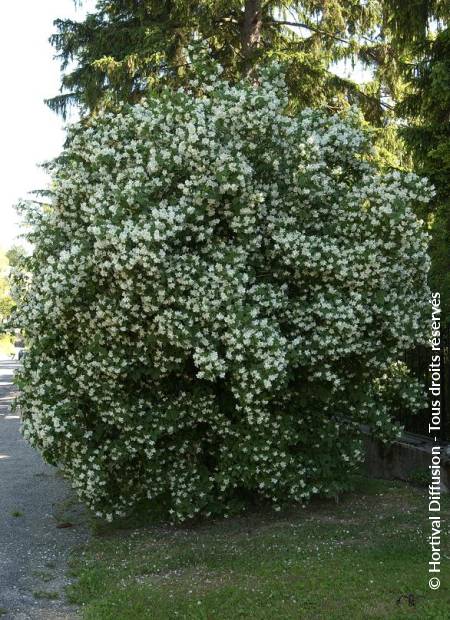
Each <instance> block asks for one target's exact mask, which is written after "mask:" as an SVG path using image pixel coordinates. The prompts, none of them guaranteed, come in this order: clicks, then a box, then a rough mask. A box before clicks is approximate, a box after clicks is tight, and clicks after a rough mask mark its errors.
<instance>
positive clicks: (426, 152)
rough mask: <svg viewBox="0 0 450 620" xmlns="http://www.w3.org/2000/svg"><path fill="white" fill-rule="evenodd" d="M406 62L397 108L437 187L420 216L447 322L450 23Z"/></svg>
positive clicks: (420, 160) (449, 284)
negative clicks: (425, 226) (429, 238)
mask: <svg viewBox="0 0 450 620" xmlns="http://www.w3.org/2000/svg"><path fill="white" fill-rule="evenodd" d="M416 54H417V57H418V58H417V60H416V62H414V63H412V64H411V65H410V67H409V84H408V85H409V89H408V92H407V94H406V96H405V97H404V99H403V101H402V102H401V103H400V105H399V107H398V111H399V113H400V114H402V115H403V116H404V117H406V118H407V119H408V120H409V123H408V125H407V126H406V127H405V128H404V129H403V134H404V136H405V139H406V143H407V145H408V147H409V148H410V149H411V152H412V154H413V157H414V161H415V164H416V168H418V169H419V170H420V171H421V172H423V173H424V174H425V175H426V176H427V177H428V178H429V179H430V180H431V182H432V183H433V185H434V187H435V188H436V195H435V198H434V200H433V202H432V203H431V204H430V206H429V210H428V212H426V213H424V216H425V217H426V218H427V219H428V222H429V226H430V229H431V232H432V241H431V257H432V268H431V275H430V283H431V286H432V287H433V288H434V289H435V290H438V291H440V293H441V296H442V300H443V308H444V312H445V319H446V321H447V322H448V323H450V183H449V180H450V28H448V27H447V28H445V29H444V30H442V31H441V32H439V33H438V34H437V35H436V36H435V35H431V36H428V37H426V38H424V39H423V40H421V41H419V43H418V46H417V50H416Z"/></svg>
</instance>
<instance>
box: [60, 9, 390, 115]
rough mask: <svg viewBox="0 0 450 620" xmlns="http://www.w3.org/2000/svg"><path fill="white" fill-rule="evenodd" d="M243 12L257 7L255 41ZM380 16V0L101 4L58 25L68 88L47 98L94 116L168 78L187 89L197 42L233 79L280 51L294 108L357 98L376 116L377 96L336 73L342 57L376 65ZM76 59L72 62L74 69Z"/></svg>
mask: <svg viewBox="0 0 450 620" xmlns="http://www.w3.org/2000/svg"><path fill="white" fill-rule="evenodd" d="M258 7H259V9H260V11H258V10H257V9H258ZM246 9H247V10H250V9H252V10H253V11H256V12H255V13H254V16H253V17H254V19H253V21H251V23H250V26H251V27H253V28H254V29H257V31H258V36H257V37H256V38H254V39H253V43H252V45H251V46H250V45H249V32H248V28H247V25H246V23H245V10H246ZM380 19H381V13H380V4H379V2H378V1H377V0H369V1H368V2H365V3H364V5H363V6H362V3H360V2H355V1H354V0H331V1H329V2H327V3H326V5H325V6H324V3H323V2H317V1H311V0H306V1H303V2H296V1H290V0H288V1H281V2H280V1H273V0H269V1H266V2H255V1H254V2H251V1H249V0H247V1H246V2H244V1H243V0H202V1H200V2H195V3H193V2H188V1H186V0H184V1H183V0H179V1H177V2H175V1H172V0H164V1H162V2H160V1H156V0H99V1H98V3H97V7H96V12H95V13H93V14H91V15H88V16H87V18H86V19H85V20H84V21H83V22H80V23H78V22H74V21H71V20H56V22H55V26H56V29H57V32H56V34H55V35H53V37H52V38H51V42H52V44H53V46H54V47H55V49H56V51H57V54H58V57H59V58H60V60H61V63H62V70H63V72H65V73H64V75H63V78H62V89H61V90H62V94H61V95H59V96H57V97H53V98H52V99H50V100H49V101H48V104H49V105H50V107H51V108H52V109H53V110H55V111H57V112H59V113H61V114H62V115H65V114H66V113H67V111H68V109H69V107H70V106H71V105H76V106H79V107H80V108H81V110H82V111H83V112H85V113H88V112H92V111H95V110H97V109H98V108H99V107H101V106H104V105H110V104H114V103H115V102H117V101H119V100H127V101H130V102H134V101H137V100H139V99H140V98H141V96H142V95H143V94H144V93H145V92H146V90H148V89H149V88H154V87H155V86H160V85H161V84H163V83H169V84H174V85H180V83H183V78H184V74H185V69H186V65H187V64H188V63H189V58H188V56H187V54H186V46H187V45H188V44H189V43H192V42H193V41H194V40H196V41H201V42H203V43H206V44H207V45H209V47H210V49H211V51H212V54H213V56H214V57H215V59H216V60H218V61H219V63H220V64H221V65H222V66H223V67H225V69H226V72H225V77H227V78H234V77H239V76H240V75H242V74H243V73H246V72H248V70H249V68H250V69H251V66H253V65H254V64H255V63H257V62H258V63H261V62H264V61H266V60H267V59H269V58H273V57H276V58H278V59H281V60H283V61H285V62H286V63H287V65H288V68H289V69H288V76H287V78H288V83H289V86H290V90H291V94H292V102H293V104H295V105H297V106H300V107H304V106H317V105H320V106H322V105H326V106H328V107H329V108H330V109H332V110H335V109H336V108H339V107H341V106H342V103H343V101H350V102H356V103H358V104H359V105H360V106H362V107H363V108H364V109H365V111H366V113H367V115H368V116H369V117H373V118H378V119H379V118H380V116H382V110H383V106H382V105H380V97H379V93H372V92H371V91H370V89H369V90H365V89H364V88H363V87H362V86H360V85H357V84H355V83H354V82H352V81H351V80H346V79H342V78H339V77H337V76H336V75H334V74H333V73H332V72H330V65H331V63H332V62H334V61H338V60H340V59H343V58H344V59H350V61H351V62H353V61H354V60H355V59H356V58H360V59H362V60H363V61H365V62H367V63H373V62H375V61H377V57H376V53H375V52H372V51H371V50H372V47H373V48H374V49H375V51H376V49H377V48H378V45H379V43H378V42H374V41H372V39H371V37H372V36H375V33H376V30H377V26H378V24H379V21H380ZM250 34H251V33H250ZM253 34H254V33H253ZM73 60H74V61H75V62H76V66H75V68H74V69H70V70H68V67H69V63H70V62H71V61H73Z"/></svg>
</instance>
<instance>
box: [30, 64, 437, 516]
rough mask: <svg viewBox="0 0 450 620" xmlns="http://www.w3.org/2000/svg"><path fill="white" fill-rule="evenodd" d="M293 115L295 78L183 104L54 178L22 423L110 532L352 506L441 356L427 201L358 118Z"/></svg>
mask: <svg viewBox="0 0 450 620" xmlns="http://www.w3.org/2000/svg"><path fill="white" fill-rule="evenodd" d="M286 103H287V99H286V94H285V91H284V85H283V78H282V76H280V74H279V72H278V73H277V68H276V67H275V68H273V67H272V68H271V69H269V70H267V71H266V72H263V73H262V74H261V76H260V79H259V80H258V83H257V84H255V83H250V82H247V81H244V82H242V83H240V84H237V85H230V84H228V83H226V82H225V81H223V80H219V79H211V80H210V82H208V88H205V89H204V90H203V91H202V92H201V93H199V92H197V94H193V93H192V92H190V91H188V90H186V91H183V90H179V91H177V92H170V91H169V90H166V91H164V92H163V93H162V94H160V95H159V96H155V97H152V98H150V99H149V100H148V101H147V102H145V103H142V104H140V105H135V106H133V107H127V108H124V109H123V111H122V112H121V113H116V114H112V113H105V114H101V115H99V116H97V117H95V118H93V119H91V120H90V121H89V122H88V123H87V125H86V124H83V125H78V126H75V127H73V128H72V129H71V131H70V134H69V139H68V142H67V145H66V148H65V150H64V152H63V154H62V156H61V157H60V158H59V159H58V160H57V161H56V162H55V163H54V164H53V178H54V195H53V200H52V202H51V205H49V206H48V207H47V208H45V209H43V210H42V212H41V213H40V214H38V217H37V218H36V217H35V223H34V229H33V241H34V244H35V252H34V256H33V258H32V261H31V264H32V274H33V278H32V282H31V284H30V286H29V288H28V291H27V294H26V298H25V300H24V303H23V304H22V305H21V308H20V311H19V315H20V316H19V318H20V322H21V324H22V327H23V329H24V331H25V333H26V335H27V337H28V339H29V344H30V352H29V355H28V356H27V357H26V359H25V363H24V368H23V370H22V372H21V374H20V377H19V382H20V385H21V389H22V393H21V396H20V397H19V401H18V403H19V405H20V408H21V410H22V413H23V433H24V436H25V437H26V438H27V439H28V440H29V441H30V442H31V443H32V444H33V445H35V446H37V447H38V448H39V449H40V450H41V451H42V453H43V455H44V456H45V457H46V458H47V459H48V460H50V461H52V462H57V463H59V464H60V466H61V467H62V468H63V470H64V471H65V472H66V473H67V474H68V475H69V476H70V478H71V479H72V481H73V484H74V486H75V488H76V489H77V491H78V493H79V495H80V497H81V498H82V499H83V500H84V501H85V502H86V503H87V504H88V505H89V506H90V507H91V508H92V509H93V510H94V511H96V512H97V514H99V515H101V516H104V517H106V518H108V519H111V518H113V517H114V516H117V515H122V514H124V513H126V512H127V511H129V510H130V509H131V508H132V507H133V506H134V505H135V504H136V503H137V502H141V501H143V500H145V499H151V500H157V501H161V502H166V503H167V504H168V506H169V508H170V511H171V514H172V515H173V518H174V519H176V520H183V519H186V518H191V517H193V516H194V515H197V514H205V515H209V514H218V513H222V514H228V513H229V511H230V510H233V509H236V508H237V507H239V505H241V504H242V502H245V501H246V499H247V498H248V496H249V495H250V494H255V493H256V494H258V495H259V496H261V497H264V498H267V499H270V500H271V501H273V502H274V504H275V505H279V503H280V502H282V501H285V500H289V501H291V500H293V501H299V502H303V501H306V500H308V498H310V497H311V496H312V495H313V494H315V493H321V494H334V493H336V492H337V491H340V490H341V489H342V488H344V487H345V484H346V476H347V474H348V472H350V471H351V470H352V468H354V467H355V464H357V463H358V462H360V460H361V457H362V453H361V447H360V439H359V432H358V428H359V423H360V422H363V421H364V420H366V421H367V420H371V421H372V422H373V421H374V420H375V419H376V421H375V426H377V425H378V421H379V422H380V424H381V426H382V432H383V436H386V434H388V430H389V428H391V429H393V430H394V431H395V425H394V426H393V427H392V426H390V422H389V413H390V412H389V407H387V406H386V407H384V406H383V405H382V402H383V400H382V395H383V390H382V389H379V385H380V383H379V382H380V381H381V382H382V378H383V375H386V373H387V372H388V370H389V368H390V367H391V365H392V363H393V362H395V361H396V359H398V356H399V354H400V353H401V352H402V351H403V350H405V349H407V348H409V347H411V346H413V345H414V344H415V343H416V342H418V341H421V340H423V339H424V333H425V327H424V320H423V317H424V313H425V312H426V308H427V299H428V294H429V292H428V289H427V284H426V277H427V271H428V266H429V264H428V258H427V255H426V245H427V238H426V235H425V233H424V232H423V230H422V227H421V224H420V222H418V221H417V219H416V217H415V216H414V213H413V210H412V206H413V205H414V203H415V202H417V201H426V200H427V199H428V197H429V190H428V189H427V187H426V184H425V183H424V182H423V181H421V180H420V179H418V178H417V177H415V176H413V175H411V174H408V175H406V176H404V175H400V174H398V173H396V172H395V173H392V174H384V175H383V174H381V173H380V172H379V171H378V170H377V168H376V166H375V164H374V163H373V161H372V160H373V154H372V152H371V149H370V147H369V145H368V140H367V137H366V136H365V134H364V132H363V131H362V130H361V128H360V126H359V120H358V117H357V114H356V113H353V112H352V113H351V114H350V115H349V116H348V117H346V118H341V117H338V116H333V117H328V116H326V115H324V114H322V113H319V112H315V111H312V110H306V111H304V112H303V113H302V114H300V115H298V116H295V117H292V116H289V115H287V114H286V113H285V109H286ZM376 382H378V383H376ZM377 386H378V388H377ZM399 389H400V392H402V394H401V396H402V397H403V398H404V399H406V400H408V399H409V401H410V404H411V406H412V407H413V406H415V404H417V402H418V400H420V398H419V399H415V398H413V396H412V395H413V394H416V392H415V391H414V390H415V388H414V386H413V387H411V388H410V387H409V386H408V385H407V384H406V383H405V382H404V381H402V382H401V384H399ZM391 401H392V395H391V394H390V402H391ZM374 403H376V405H377V408H376V411H375V412H374Z"/></svg>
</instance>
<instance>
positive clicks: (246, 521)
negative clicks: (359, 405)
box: [69, 480, 450, 620]
mask: <svg viewBox="0 0 450 620" xmlns="http://www.w3.org/2000/svg"><path fill="white" fill-rule="evenodd" d="M441 516H442V518H443V524H444V528H443V536H442V543H443V547H442V565H441V576H442V579H441V587H440V589H439V590H437V591H431V590H430V589H429V587H428V561H429V559H430V558H429V556H430V551H429V547H428V545H427V537H428V535H429V533H430V530H429V524H428V514H427V495H426V492H425V491H424V490H423V489H418V488H415V487H413V486H410V485H406V484H402V483H393V482H381V481H368V480H361V481H360V482H359V485H358V490H357V491H356V492H355V493H354V494H351V495H348V496H346V497H345V498H344V499H343V500H342V501H341V503H339V504H335V503H334V502H329V501H316V502H314V503H312V504H311V505H310V506H308V507H306V508H301V507H296V508H292V509H289V510H285V511H283V512H281V513H276V514H274V513H272V512H270V511H266V510H263V511H259V512H258V513H257V514H255V513H252V514H247V515H246V516H244V517H239V518H233V519H229V520H223V521H215V522H210V523H203V524H199V525H191V526H188V527H178V528H176V527H171V526H168V525H164V524H163V525H161V524H159V525H152V526H139V527H136V526H135V525H133V524H132V523H131V522H124V523H122V524H118V525H116V526H115V527H111V526H104V527H103V526H102V524H99V526H98V527H97V529H96V534H95V535H94V536H93V538H92V540H91V542H90V543H89V544H88V545H87V546H86V547H85V548H84V549H83V550H82V552H81V553H80V552H78V553H77V555H76V557H75V558H74V559H73V564H72V569H73V574H74V575H75V577H76V582H75V584H74V585H72V586H71V587H70V589H69V598H70V601H71V602H73V603H78V604H81V605H82V606H83V607H82V617H83V618H84V620H116V619H117V618H120V619H121V620H171V619H175V618H177V619H179V618H182V619H189V620H197V619H198V620H235V619H239V618H247V619H251V620H266V619H267V620H269V619H270V620H272V619H273V618H277V619H280V620H291V619H292V620H294V619H295V620H299V619H300V620H303V619H304V620H313V619H314V620H322V619H323V620H347V619H352V620H359V619H361V620H362V619H364V620H365V619H369V618H370V619H385V620H396V619H400V618H416V619H417V620H419V619H420V620H448V618H449V617H450V560H449V556H450V553H449V548H448V542H447V541H448V533H449V532H448V528H449V517H450V499H449V498H448V497H444V498H443V501H442V512H441Z"/></svg>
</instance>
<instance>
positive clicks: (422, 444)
mask: <svg viewBox="0 0 450 620" xmlns="http://www.w3.org/2000/svg"><path fill="white" fill-rule="evenodd" d="M365 443H366V460H365V469H366V473H367V474H368V475H369V476H370V477H371V478H384V479H387V480H408V481H414V480H415V479H417V478H418V476H420V475H422V476H423V478H424V479H426V476H427V473H428V472H429V466H430V464H431V450H432V447H433V446H434V443H432V442H430V441H429V440H428V439H427V438H426V437H422V436H420V435H414V434H412V433H404V434H403V436H402V437H401V438H400V439H399V440H398V441H396V442H394V443H393V444H392V445H390V446H385V445H384V444H383V443H381V442H379V441H375V440H373V439H371V438H370V437H369V435H367V436H366V440H365ZM441 491H442V492H444V493H445V492H449V491H450V444H444V445H442V446H441Z"/></svg>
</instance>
